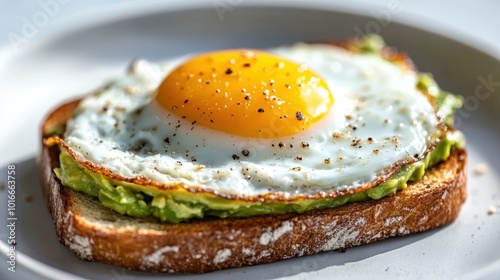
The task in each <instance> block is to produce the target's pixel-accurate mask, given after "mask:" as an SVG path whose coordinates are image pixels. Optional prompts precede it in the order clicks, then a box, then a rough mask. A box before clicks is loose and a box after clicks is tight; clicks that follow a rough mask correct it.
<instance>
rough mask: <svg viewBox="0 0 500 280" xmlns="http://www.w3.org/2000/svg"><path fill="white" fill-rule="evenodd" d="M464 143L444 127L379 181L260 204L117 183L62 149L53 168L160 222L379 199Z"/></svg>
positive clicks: (75, 184)
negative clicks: (341, 193) (348, 190)
mask: <svg viewBox="0 0 500 280" xmlns="http://www.w3.org/2000/svg"><path fill="white" fill-rule="evenodd" d="M463 146H464V138H463V136H462V134H461V133H460V132H458V131H454V132H448V134H447V135H446V137H445V138H444V139H443V140H442V141H441V142H440V143H439V144H438V145H437V146H436V148H435V149H434V150H433V151H432V152H430V153H429V154H428V155H427V156H426V157H425V158H424V160H422V161H419V162H416V163H413V164H410V165H407V166H405V167H403V168H402V169H401V170H400V171H399V172H397V173H396V174H395V175H394V176H392V177H391V178H390V179H389V180H388V181H386V182H385V183H384V184H381V185H379V186H377V187H375V188H372V189H369V190H366V191H364V192H360V193H355V194H351V195H348V196H345V197H340V198H322V199H304V200H299V201H293V202H269V203H261V202H248V201H241V200H230V199H225V198H222V197H218V196H216V195H213V194H209V193H196V194H193V193H189V192H188V191H186V190H184V189H181V188H180V189H178V190H169V191H162V190H158V189H155V188H151V187H145V186H140V185H136V184H131V183H124V182H119V181H115V180H111V179H109V178H106V177H104V176H103V175H101V174H99V173H94V172H91V171H89V170H88V169H86V168H85V167H83V166H80V165H79V164H78V163H77V162H75V161H74V160H73V158H72V157H71V156H70V155H69V154H68V153H67V152H61V154H60V163H61V167H60V168H57V169H55V173H56V175H57V177H58V178H59V179H60V180H61V182H62V183H63V185H65V186H68V187H71V188H72V189H74V190H76V191H81V192H84V193H86V194H88V195H91V196H93V197H97V198H98V199H99V201H100V202H101V203H102V204H103V205H104V206H106V207H108V208H111V209H113V210H115V211H117V212H119V213H121V214H127V215H129V216H133V217H147V216H154V217H156V218H159V219H160V220H161V221H163V222H170V223H178V222H181V221H185V220H189V219H191V218H203V217H205V216H215V217H221V218H226V217H249V216H257V215H266V214H284V213H303V212H305V211H309V210H313V209H324V208H331V207H336V206H341V205H344V204H347V203H351V202H358V201H364V200H369V199H380V198H382V197H384V196H388V195H392V194H395V193H396V191H398V190H401V189H404V188H406V184H407V182H409V181H415V180H419V179H420V178H422V177H423V176H424V174H425V170H426V169H427V168H430V167H432V166H434V165H436V164H437V163H439V162H440V161H443V160H446V159H447V158H448V157H449V155H450V152H451V151H452V150H453V149H455V148H462V147H463Z"/></svg>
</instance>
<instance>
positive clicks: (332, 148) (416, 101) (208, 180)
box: [63, 43, 441, 200]
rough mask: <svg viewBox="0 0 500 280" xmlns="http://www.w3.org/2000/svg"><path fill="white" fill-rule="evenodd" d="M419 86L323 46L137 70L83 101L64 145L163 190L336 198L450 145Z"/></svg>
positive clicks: (372, 59)
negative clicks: (440, 143)
mask: <svg viewBox="0 0 500 280" xmlns="http://www.w3.org/2000/svg"><path fill="white" fill-rule="evenodd" d="M416 83H417V75H416V73H415V72H414V71H413V70H409V69H402V68H401V67H398V66H397V65H394V64H393V63H391V62H388V61H386V60H384V59H383V58H381V57H380V56H378V55H374V54H360V53H353V52H349V51H347V50H344V49H341V48H337V47H334V46H330V45H321V44H304V43H299V44H295V45H292V46H285V47H279V48H274V49H270V50H267V51H262V50H242V49H237V50H224V51H217V52H210V53H204V54H197V55H193V56H186V57H182V58H177V59H173V60H170V61H167V62H165V63H161V64H154V63H149V62H146V61H138V62H135V63H134V65H133V67H132V69H131V71H130V72H129V73H128V74H127V75H124V76H123V77H120V78H118V79H116V80H114V81H113V82H111V83H110V84H109V85H107V86H106V87H104V88H102V89H101V90H99V91H97V92H95V93H93V94H90V95H88V96H86V97H85V98H84V99H83V100H82V101H81V102H80V104H79V107H78V108H77V110H76V112H75V115H74V117H73V118H72V119H71V120H70V121H69V122H68V123H67V128H66V132H65V135H64V141H63V146H64V147H65V149H67V150H68V151H69V152H70V154H71V155H72V156H73V157H74V158H75V159H76V160H77V161H78V162H80V163H83V164H87V165H89V166H94V167H98V168H99V169H101V170H106V171H107V172H108V174H113V176H115V178H121V179H123V180H129V181H130V180H133V179H134V178H136V179H140V180H137V181H138V182H139V181H140V182H142V184H147V185H154V186H156V187H161V188H164V189H168V188H169V187H173V186H177V187H178V186H181V187H184V188H186V189H189V190H191V191H196V192H200V191H201V192H203V191H205V192H210V193H214V194H217V195H220V196H223V197H227V198H240V199H244V198H246V199H249V198H255V197H260V198H263V197H264V198H265V197H280V199H283V200H292V199H297V198H303V197H309V198H311V197H319V196H320V197H327V196H337V195H338V194H339V193H340V194H341V193H347V192H355V191H360V190H363V189H367V188H370V187H373V186H376V185H378V184H380V183H382V182H383V181H385V180H387V179H388V178H389V177H390V176H392V175H393V174H394V173H395V172H397V171H398V170H399V168H400V167H401V166H403V165H404V164H409V163H412V162H414V161H417V160H419V159H422V158H423V157H424V156H425V154H426V153H427V152H428V151H429V150H430V149H431V148H432V147H433V146H434V145H435V144H436V142H437V141H439V137H440V135H441V131H440V123H441V120H440V118H439V116H438V114H437V113H436V111H435V107H434V106H433V104H432V102H431V101H430V100H429V99H428V98H427V97H426V96H425V95H424V94H422V93H421V92H420V91H419V90H417V88H416Z"/></svg>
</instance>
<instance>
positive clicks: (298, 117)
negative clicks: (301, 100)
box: [295, 111, 304, 121]
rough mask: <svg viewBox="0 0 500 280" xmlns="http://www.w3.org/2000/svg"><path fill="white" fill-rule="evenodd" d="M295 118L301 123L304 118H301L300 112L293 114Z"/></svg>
mask: <svg viewBox="0 0 500 280" xmlns="http://www.w3.org/2000/svg"><path fill="white" fill-rule="evenodd" d="M295 117H296V118H297V120H299V121H301V120H303V119H304V116H302V112H301V111H297V113H295Z"/></svg>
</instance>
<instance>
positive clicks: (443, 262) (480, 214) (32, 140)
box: [0, 1, 500, 280]
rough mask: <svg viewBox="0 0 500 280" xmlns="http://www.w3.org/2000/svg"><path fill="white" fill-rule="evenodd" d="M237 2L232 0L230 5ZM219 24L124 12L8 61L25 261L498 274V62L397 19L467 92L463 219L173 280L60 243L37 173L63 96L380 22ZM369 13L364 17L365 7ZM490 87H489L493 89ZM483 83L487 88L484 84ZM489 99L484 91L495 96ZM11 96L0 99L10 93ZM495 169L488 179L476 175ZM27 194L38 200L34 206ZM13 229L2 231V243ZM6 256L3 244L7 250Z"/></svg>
mask: <svg viewBox="0 0 500 280" xmlns="http://www.w3.org/2000/svg"><path fill="white" fill-rule="evenodd" d="M226 2H227V3H230V2H231V1H229V2H228V1H225V2H224V3H226ZM231 3H234V4H236V3H238V5H239V6H238V7H233V9H230V10H226V11H225V12H224V13H223V14H222V17H220V13H219V14H218V13H217V11H216V10H214V7H213V6H212V5H208V6H206V5H205V7H201V8H189V9H177V10H175V11H174V10H171V9H168V10H167V9H159V10H157V11H151V10H150V11H147V10H142V11H138V12H137V13H136V14H135V15H130V14H126V16H123V17H122V18H121V19H118V18H115V19H112V20H107V21H101V22H99V23H95V24H93V25H92V26H79V27H72V28H69V29H68V30H67V31H66V32H63V33H61V34H58V35H54V36H52V37H51V38H50V39H47V40H45V41H44V43H43V44H37V45H36V46H33V47H31V48H30V49H29V50H26V51H24V52H22V53H21V54H20V55H17V56H14V57H12V58H10V59H9V60H7V62H6V63H4V64H3V65H2V66H1V67H0V73H1V74H2V75H3V77H4V78H5V77H6V78H7V79H5V82H2V84H1V85H0V87H1V90H2V92H9V93H12V94H11V95H9V96H6V97H5V98H6V99H7V100H6V101H5V103H2V109H3V110H2V115H1V117H2V127H3V129H2V131H0V135H1V136H2V137H1V138H2V139H7V140H4V141H3V142H2V143H1V144H0V152H1V153H0V154H2V155H3V156H4V157H3V158H2V159H1V160H0V166H2V168H1V170H0V181H1V182H3V184H4V185H6V183H5V182H6V174H7V172H6V165H7V164H8V163H14V164H15V165H16V172H17V174H16V180H17V181H16V185H17V189H16V191H17V201H16V202H17V205H16V211H17V212H16V216H17V218H18V220H17V232H16V234H17V235H16V238H17V243H18V245H17V253H18V259H17V260H18V262H19V263H21V264H23V265H24V266H26V267H28V268H30V269H32V270H34V271H36V273H39V274H41V275H44V276H45V277H49V278H54V279H68V277H70V276H71V275H72V276H75V277H76V276H79V277H83V278H90V279H119V280H125V279H139V278H141V279H142V278H145V279H159V278H167V279H177V278H186V277H187V278H189V279H197V278H203V279H221V278H237V279H241V280H243V279H255V278H257V279H260V278H263V279H275V278H280V277H289V276H291V277H292V278H296V279H301V278H318V279H321V278H323V279H327V278H330V277H329V276H335V278H337V279H352V278H353V277H354V278H366V279H372V278H386V279H400V278H403V277H404V278H413V279H419V278H434V279H435V278H481V277H490V278H495V275H496V276H498V275H499V274H500V242H498V241H497V240H498V236H499V233H500V215H499V214H494V215H488V214H487V210H488V207H489V206H495V207H496V208H497V209H499V210H500V205H499V202H500V187H499V185H500V183H499V182H500V178H499V176H500V150H498V142H499V140H500V126H499V125H498V121H499V120H500V118H499V117H500V114H499V113H498V112H499V111H500V94H499V93H500V85H499V82H497V81H500V60H499V59H498V58H495V57H492V56H490V55H488V54H486V53H485V52H483V51H480V50H479V49H477V48H474V47H471V46H468V45H466V44H463V43H460V41H457V40H453V39H450V38H447V37H445V36H442V35H438V34H435V33H432V32H429V31H424V30H421V29H418V28H415V27H411V26H408V25H404V24H400V23H396V22H392V23H391V24H390V25H388V26H386V27H384V28H381V29H380V30H381V35H382V36H384V38H385V39H386V41H387V42H388V43H389V44H391V45H394V46H397V47H398V48H399V49H400V50H405V51H407V52H408V53H409V54H410V56H411V57H412V58H414V60H415V62H416V64H417V65H418V66H419V67H420V69H421V70H424V71H431V72H432V73H434V75H435V77H436V79H437V80H438V81H439V82H440V84H441V85H442V87H443V88H445V89H447V90H449V91H452V92H455V93H458V94H461V95H464V96H465V97H466V104H465V106H464V108H463V109H462V111H461V112H460V113H459V114H458V118H459V121H458V126H459V128H460V129H461V130H463V131H464V132H465V134H466V136H467V139H468V150H469V155H470V169H471V170H470V171H469V173H470V174H469V178H470V179H469V196H468V199H467V202H466V204H465V205H464V207H463V210H462V213H461V215H460V217H459V218H458V220H457V221H455V222H454V223H452V224H451V225H449V226H445V227H443V228H440V229H437V230H433V231H430V232H426V233H422V234H415V235H412V236H409V237H405V238H393V239H390V240H385V241H382V242H378V243H375V244H370V245H366V246H361V247H357V248H352V249H348V250H347V252H346V253H339V252H328V253H321V254H317V255H313V256H307V257H302V258H296V259H291V260H286V261H281V262H276V263H273V264H265V265H258V266H253V267H245V268H238V269H229V270H223V271H217V272H214V273H209V274H205V275H168V274H151V273H143V272H132V271H126V270H123V269H121V268H118V267H113V266H109V265H104V264H100V263H89V262H84V261H80V260H78V259H77V258H76V257H75V256H74V255H73V254H72V253H71V252H69V250H68V249H66V248H65V247H64V246H62V245H61V244H59V242H58V240H57V237H56V235H55V232H54V228H53V223H52V220H51V218H50V216H49V214H48V211H47V207H46V205H45V202H44V199H43V196H42V193H41V187H40V185H39V183H38V178H37V173H38V171H37V167H36V151H37V150H38V145H39V144H38V125H39V123H40V121H41V119H42V116H43V115H44V114H45V113H46V112H48V111H49V110H51V108H53V107H54V106H55V105H56V104H57V103H60V102H61V101H62V100H65V99H67V98H70V97H72V96H76V95H78V94H81V93H84V92H86V91H88V90H90V89H92V88H95V87H98V86H100V85H101V84H102V83H103V82H104V81H105V80H107V79H109V78H112V77H113V76H114V75H117V74H119V73H120V72H121V71H123V70H124V69H125V67H126V65H127V63H128V62H129V61H130V60H131V59H132V58H135V57H142V58H146V59H149V60H153V61H158V60H164V59H167V58H169V57H173V56H176V55H180V54H185V53H189V52H195V51H206V50H211V49H217V48H231V47H252V48H266V47H271V46H277V45H281V44H286V43H291V42H295V41H301V40H305V41H317V40H322V39H331V38H339V39H340V38H348V37H352V36H355V35H357V31H356V30H357V29H356V27H360V28H361V30H364V28H365V27H366V26H367V24H373V23H372V22H373V21H374V20H373V19H372V18H370V17H368V16H363V15H360V14H351V13H347V12H341V11H338V10H335V9H332V7H330V6H325V5H324V4H323V6H322V7H318V6H316V7H317V8H305V7H304V5H305V4H298V2H294V3H295V4H294V7H288V8H284V7H278V6H275V7H265V8H263V7H259V6H256V5H253V6H245V5H242V4H245V3H240V1H232V2H231ZM361 13H362V12H361ZM484 80H486V81H488V80H490V81H492V82H491V83H490V85H485V84H484ZM478 88H479V91H477V89H478ZM488 90H489V91H490V92H491V93H490V94H485V93H487V92H488ZM2 98H4V97H2ZM479 163H485V164H487V165H488V166H489V171H488V172H487V173H486V174H483V175H481V176H478V175H475V174H473V172H472V169H473V168H474V167H475V166H476V165H477V164H479ZM6 196H7V193H6V190H5V189H4V190H2V191H0V199H1V201H2V203H0V205H2V206H1V207H2V210H1V212H0V213H1V214H0V220H1V221H6V214H7V213H6V211H5V206H4V205H6V203H5V202H6V200H7V198H6ZM27 197H30V198H31V199H28V200H26V198H27ZM7 235H8V232H7V228H6V227H5V226H0V239H1V240H2V241H5V240H6V238H7ZM0 249H1V251H2V252H3V253H4V254H5V253H6V250H7V248H6V244H5V243H3V242H2V243H0Z"/></svg>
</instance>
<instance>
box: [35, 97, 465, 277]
mask: <svg viewBox="0 0 500 280" xmlns="http://www.w3.org/2000/svg"><path fill="white" fill-rule="evenodd" d="M74 106H75V104H74V103H69V104H65V105H63V106H62V107H60V108H59V109H57V110H56V111H55V112H54V113H52V114H51V115H50V116H49V118H48V121H47V122H46V123H44V125H43V127H44V128H45V127H46V125H47V123H50V122H53V121H56V120H54V119H53V118H56V119H57V118H64V117H65V116H68V115H69V114H71V112H72V110H73V109H74ZM58 155H59V149H58V147H57V146H52V147H48V146H46V145H42V149H41V157H40V170H41V175H42V176H41V180H42V185H43V186H44V190H45V195H46V198H47V200H48V205H49V209H50V212H51V214H52V217H53V219H54V223H55V227H56V232H57V235H58V238H59V240H60V242H61V243H62V244H64V245H66V246H67V247H69V248H70V250H71V251H73V252H74V253H75V254H76V255H77V256H78V257H79V258H81V259H85V260H90V261H100V262H104V263H109V264H114V265H118V266H123V267H126V268H129V269H134V270H144V271H168V272H185V273H202V272H208V271H213V270H217V269H224V268H232V267H240V266H246V265H255V264H260V263H269V262H274V261H277V260H281V259H287V258H292V257H297V256H302V255H309V254H314V253H317V252H321V251H329V250H337V249H345V248H349V247H352V246H357V245H362V244H367V243H371V242H375V241H378V240H382V239H386V238H389V237H393V236H404V235H408V234H411V233H415V232H421V231H426V230H429V229H433V228H436V227H439V226H442V225H444V224H447V223H450V222H451V221H453V220H454V219H456V217H457V216H458V214H459V212H460V208H461V205H462V204H463V202H464V201H465V197H466V159H467V155H466V152H465V151H464V150H456V151H454V152H453V153H452V154H451V156H450V158H449V159H448V160H446V161H444V162H442V163H440V164H439V165H438V166H436V167H434V168H432V169H430V170H428V171H427V172H426V174H425V176H424V178H423V179H422V180H420V181H418V182H415V183H411V184H409V185H408V188H406V189H405V190H403V191H401V192H398V193H397V194H396V195H394V196H390V197H386V198H383V199H380V200H376V201H367V202H361V203H353V204H348V205H345V206H342V207H338V208H333V209H324V210H315V211H310V212H306V213H304V214H286V215H276V216H259V217H250V218H239V219H213V220H209V219H206V220H197V221H192V222H189V223H181V224H177V225H174V224H166V223H158V222H155V221H154V220H152V219H134V218H126V217H123V216H122V215H120V214H117V213H114V212H113V211H111V210H109V209H106V208H104V207H102V206H101V205H100V203H99V202H98V201H97V200H95V199H93V198H91V197H89V196H87V195H84V194H80V193H78V192H75V191H73V190H71V189H70V188H66V187H64V186H62V184H61V183H60V181H59V179H58V178H57V177H56V176H55V174H54V172H53V169H54V168H55V167H57V166H58V165H59V159H58ZM87 209H90V210H91V211H86V210H87Z"/></svg>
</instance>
